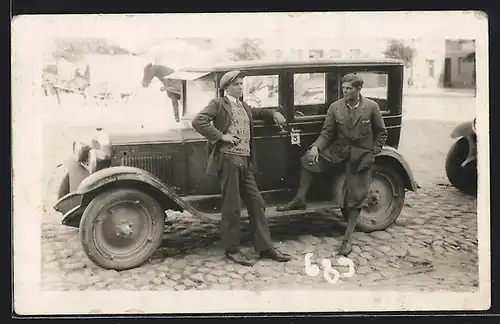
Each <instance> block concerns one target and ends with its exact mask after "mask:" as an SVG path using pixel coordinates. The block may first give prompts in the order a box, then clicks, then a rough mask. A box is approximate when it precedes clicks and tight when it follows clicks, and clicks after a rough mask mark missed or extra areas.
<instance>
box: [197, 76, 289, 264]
mask: <svg viewBox="0 0 500 324" xmlns="http://www.w3.org/2000/svg"><path fill="white" fill-rule="evenodd" d="M220 86H221V88H223V89H224V90H225V92H226V95H225V96H224V97H222V98H215V99H213V100H212V101H211V102H210V103H209V104H208V106H207V107H205V108H204V109H203V110H202V111H201V112H200V113H198V115H197V116H196V117H195V118H194V120H193V122H192V125H193V128H194V129H195V130H196V131H197V132H199V133H200V134H201V135H203V136H204V137H206V138H207V139H208V152H209V158H208V165H207V171H208V172H209V173H212V174H216V175H217V176H218V178H219V181H220V184H221V191H222V211H221V212H222V220H221V227H220V231H221V239H222V243H223V245H224V248H225V251H226V252H225V254H226V257H227V258H229V259H231V260H233V261H234V262H236V263H239V264H242V265H253V264H254V263H255V262H254V261H253V260H252V259H250V258H248V257H247V256H246V255H244V254H243V253H241V252H240V251H239V244H240V210H241V206H240V197H241V198H242V199H243V202H244V203H245V206H246V207H247V210H248V215H249V220H250V225H251V227H252V230H253V233H254V247H255V250H256V251H257V252H259V254H260V257H261V258H268V259H272V260H276V261H280V262H284V261H289V260H290V259H291V257H290V256H289V255H287V254H284V253H281V252H280V251H279V250H278V249H276V248H275V247H274V246H273V242H272V240H271V235H270V232H269V226H268V224H267V220H266V217H265V205H264V200H263V199H262V197H261V194H260V192H259V189H258V188H257V183H256V181H255V178H254V169H253V167H254V165H255V160H254V158H255V156H254V154H253V149H252V147H253V130H252V122H253V119H254V118H259V119H264V120H266V121H268V122H276V123H279V124H284V123H285V118H284V117H283V116H282V115H281V114H280V113H279V112H276V111H272V110H264V109H258V108H251V107H249V106H248V105H246V104H245V103H242V102H241V101H240V100H239V98H241V97H242V95H243V79H242V75H241V72H240V71H231V72H228V73H226V74H224V75H223V76H222V78H221V80H220Z"/></svg>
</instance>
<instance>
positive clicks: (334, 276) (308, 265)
mask: <svg viewBox="0 0 500 324" xmlns="http://www.w3.org/2000/svg"><path fill="white" fill-rule="evenodd" d="M312 256H313V254H312V253H306V255H305V257H304V267H305V273H306V274H307V275H308V276H309V277H316V276H317V275H319V273H320V269H319V267H318V266H317V265H316V264H313V263H312V262H311V258H312ZM337 262H338V263H339V264H340V265H341V266H347V267H348V268H349V270H348V271H347V272H346V273H342V274H340V272H339V271H338V270H337V269H335V268H333V267H332V263H331V261H330V260H329V259H323V260H322V261H321V265H322V266H323V277H324V278H325V280H326V281H328V282H329V283H331V284H334V283H337V282H338V281H339V279H340V278H341V277H342V278H350V277H352V276H354V262H353V261H352V260H351V259H349V258H346V257H343V256H341V257H340V258H339V259H338V260H337Z"/></svg>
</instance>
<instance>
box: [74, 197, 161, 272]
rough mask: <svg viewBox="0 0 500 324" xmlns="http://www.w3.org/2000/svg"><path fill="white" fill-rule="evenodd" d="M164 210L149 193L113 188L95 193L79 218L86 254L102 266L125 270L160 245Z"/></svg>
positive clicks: (145, 258) (147, 258)
mask: <svg viewBox="0 0 500 324" xmlns="http://www.w3.org/2000/svg"><path fill="white" fill-rule="evenodd" d="M164 227H165V213H164V211H163V210H162V208H161V206H160V205H159V204H158V202H157V201H155V200H154V199H153V198H151V197H150V196H149V195H147V194H145V193H143V192H141V191H138V190H135V189H114V190H110V191H106V192H103V193H101V194H99V195H98V196H96V197H95V198H94V199H93V200H92V201H91V202H90V204H89V205H88V206H87V208H86V209H85V212H84V213H83V216H82V218H81V220H80V240H81V243H82V246H83V249H84V251H85V253H86V254H87V256H88V257H89V258H90V260H92V261H93V262H94V263H95V264H97V265H98V266H100V267H102V268H104V269H115V270H126V269H131V268H135V267H138V266H140V265H142V264H143V263H145V262H146V261H148V260H149V258H150V257H151V255H152V254H153V253H154V252H155V251H156V250H157V249H158V248H159V246H160V244H161V240H162V237H163V233H164Z"/></svg>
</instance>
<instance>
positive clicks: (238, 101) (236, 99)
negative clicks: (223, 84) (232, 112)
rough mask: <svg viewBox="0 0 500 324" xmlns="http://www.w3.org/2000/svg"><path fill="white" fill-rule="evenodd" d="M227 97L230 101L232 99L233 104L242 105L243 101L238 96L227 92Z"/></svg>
mask: <svg viewBox="0 0 500 324" xmlns="http://www.w3.org/2000/svg"><path fill="white" fill-rule="evenodd" d="M226 98H227V99H229V101H231V103H233V104H236V105H241V101H240V100H239V99H238V98H236V97H233V96H231V95H228V94H226Z"/></svg>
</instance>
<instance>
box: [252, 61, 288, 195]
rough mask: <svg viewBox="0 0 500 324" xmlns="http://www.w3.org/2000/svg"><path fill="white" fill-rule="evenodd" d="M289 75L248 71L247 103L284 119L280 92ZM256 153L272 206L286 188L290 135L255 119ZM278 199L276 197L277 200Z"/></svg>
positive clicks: (259, 180)
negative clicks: (280, 115) (278, 114)
mask: <svg viewBox="0 0 500 324" xmlns="http://www.w3.org/2000/svg"><path fill="white" fill-rule="evenodd" d="M284 78H285V74H284V72H281V71H279V70H264V71H245V78H244V80H243V84H244V90H243V100H244V101H245V102H246V103H247V104H248V105H250V106H251V107H253V108H256V109H275V110H277V111H279V112H281V113H282V114H283V115H284V116H286V115H287V113H286V111H285V110H284V108H283V106H284V101H283V100H284V99H283V98H284V97H283V92H282V90H281V89H280V88H281V87H282V84H283V82H284ZM254 139H255V142H254V143H255V147H254V153H255V155H256V160H257V170H258V173H257V175H256V181H257V184H258V186H259V190H260V191H263V192H264V194H265V195H266V192H268V194H269V195H271V196H272V197H271V196H269V197H265V198H266V202H267V203H272V201H273V200H274V199H275V198H276V195H277V196H279V194H280V192H281V191H283V189H284V188H286V182H285V181H286V178H287V168H286V165H287V159H288V144H289V142H290V135H289V133H288V132H287V131H286V130H285V128H281V127H279V126H278V125H276V124H274V123H272V124H269V123H265V122H264V121H261V120H255V123H254ZM273 197H274V198H273Z"/></svg>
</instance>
